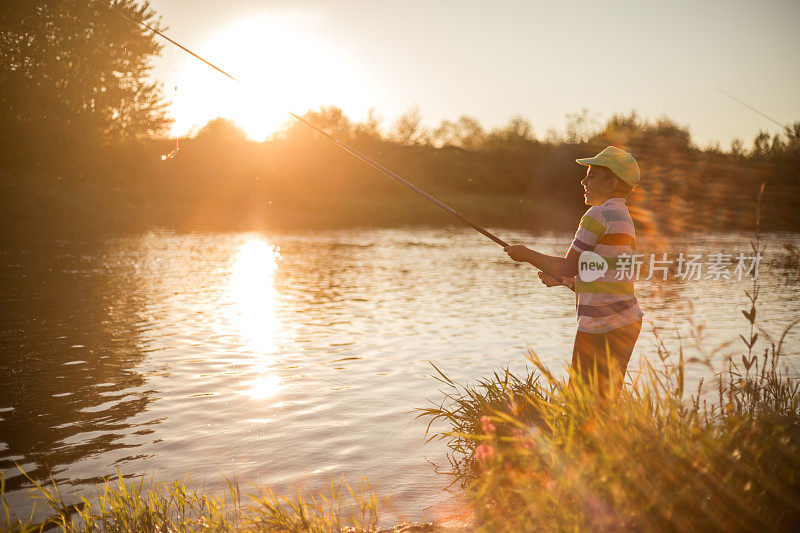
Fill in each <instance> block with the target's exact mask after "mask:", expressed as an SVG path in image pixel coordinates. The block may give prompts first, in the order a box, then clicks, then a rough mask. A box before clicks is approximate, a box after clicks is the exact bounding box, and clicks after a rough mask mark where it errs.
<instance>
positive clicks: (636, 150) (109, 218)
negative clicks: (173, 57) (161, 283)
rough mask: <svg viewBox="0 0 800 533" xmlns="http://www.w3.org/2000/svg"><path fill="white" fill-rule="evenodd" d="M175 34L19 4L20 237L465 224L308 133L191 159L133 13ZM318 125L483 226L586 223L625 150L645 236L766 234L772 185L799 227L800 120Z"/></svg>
mask: <svg viewBox="0 0 800 533" xmlns="http://www.w3.org/2000/svg"><path fill="white" fill-rule="evenodd" d="M111 6H113V8H114V10H119V11H121V12H122V13H123V14H124V15H125V17H127V18H129V19H131V20H139V21H143V22H145V23H147V24H148V25H150V26H151V27H158V28H160V27H161V26H160V20H159V17H158V15H157V13H155V12H154V11H153V10H152V9H151V7H150V6H149V4H148V3H147V2H138V1H134V0H119V1H118V0H114V1H112V2H100V1H91V0H73V1H71V2H60V1H46V0H35V1H22V0H9V1H8V2H7V7H4V11H3V12H2V13H0V24H2V29H3V31H2V32H0V45H1V46H0V175H2V187H3V202H4V210H5V212H6V214H7V219H8V220H9V221H10V224H9V225H7V229H8V228H11V229H9V231H19V230H26V231H27V230H31V229H36V228H38V229H41V230H46V231H50V230H56V229H60V228H68V227H76V228H81V230H82V231H86V230H95V231H97V232H103V231H109V230H112V231H113V230H120V231H126V230H139V229H142V228H147V227H153V226H166V227H174V228H179V229H232V228H262V227H263V228H275V227H280V228H297V227H308V226H314V227H330V226H338V225H352V224H363V225H375V224H380V225H398V224H437V225H438V224H446V223H451V222H452V220H451V219H449V218H448V216H447V215H446V214H444V213H441V212H439V211H438V210H437V209H436V208H434V207H432V206H430V205H428V204H426V203H424V202H422V201H421V200H419V199H418V198H417V197H415V196H414V195H413V194H412V193H410V192H408V191H406V190H405V189H402V187H400V186H399V185H397V184H395V183H393V182H391V181H390V180H388V179H386V178H385V177H383V176H380V175H378V174H376V172H375V171H374V170H373V169H371V168H370V167H368V166H366V165H364V164H363V163H361V162H359V161H358V160H356V159H355V158H352V157H351V156H349V155H348V154H346V153H344V152H343V151H341V150H340V149H339V148H337V147H336V146H335V145H333V144H332V143H330V142H329V141H327V140H325V139H323V138H321V137H320V136H319V135H317V134H315V133H313V132H312V131H311V130H309V129H308V128H306V127H305V126H303V125H301V124H299V123H293V124H289V125H288V126H287V127H286V128H285V129H284V130H282V131H280V132H279V133H277V134H276V135H275V136H274V137H273V138H271V139H270V140H268V141H266V142H262V143H257V142H252V141H249V140H248V139H247V138H246V136H245V135H244V133H243V132H242V131H241V130H240V129H238V128H237V127H236V125H235V124H233V123H231V122H230V121H226V120H225V119H217V120H214V121H211V122H209V123H208V124H207V125H206V126H205V127H203V128H202V129H201V130H200V131H199V132H198V133H197V134H196V135H195V136H193V137H192V138H190V139H181V140H180V150H179V151H178V152H177V154H176V156H175V157H173V158H170V159H167V160H163V161H162V159H161V155H162V154H166V153H169V152H170V151H172V150H173V149H174V148H175V142H176V141H175V140H174V139H167V138H165V136H164V135H165V133H166V131H167V128H168V127H169V124H170V121H169V119H168V118H167V114H166V109H167V104H168V102H166V100H165V98H164V94H163V90H162V87H161V86H160V85H159V84H158V83H157V82H155V81H153V80H152V79H151V78H150V70H151V67H152V60H153V59H154V58H155V57H156V56H157V55H158V54H159V52H160V50H161V46H160V45H159V43H158V42H157V41H156V38H155V36H154V34H153V33H152V32H150V31H147V30H143V29H142V28H139V27H137V26H135V25H133V24H131V23H130V22H129V21H126V20H124V18H122V17H120V16H119V14H118V13H117V12H115V11H114V10H112V9H110V7H111ZM305 118H306V119H307V120H309V121H311V122H313V123H314V124H316V125H318V126H320V127H322V128H324V129H325V131H328V132H329V133H331V134H332V135H334V136H336V137H338V138H340V139H342V140H343V141H345V142H347V143H349V144H352V145H353V146H354V147H356V148H357V149H359V150H361V151H362V152H364V153H366V154H368V155H370V156H371V157H373V158H375V159H377V160H379V161H380V162H381V163H382V164H384V165H385V166H387V167H389V168H391V169H393V170H395V171H396V172H397V173H399V174H400V175H402V176H404V177H406V178H407V179H409V180H411V181H413V182H414V183H416V184H417V185H419V186H420V187H422V188H424V189H425V190H429V191H430V192H431V193H433V194H435V195H437V196H439V197H441V199H442V200H443V201H445V202H447V203H449V204H452V205H453V207H455V208H456V209H459V210H463V211H464V212H465V214H467V215H468V216H470V217H471V218H474V219H476V220H478V221H479V222H481V223H484V224H487V225H495V226H510V227H520V228H529V229H531V230H533V231H562V230H564V231H567V230H571V229H574V226H575V222H576V220H577V217H579V216H580V214H581V213H582V212H583V210H584V209H585V206H584V205H583V196H582V190H581V188H580V186H579V184H578V182H579V180H580V178H581V175H582V173H583V172H584V169H583V168H582V167H579V166H578V165H577V164H575V162H574V160H575V159H576V158H578V157H586V156H589V155H593V154H595V153H597V152H599V151H600V150H601V149H602V148H604V147H605V146H607V145H610V144H613V145H616V146H620V147H622V148H624V149H626V150H628V151H630V152H632V153H633V154H634V155H635V156H636V157H637V160H638V161H639V163H640V166H641V169H642V174H643V181H642V184H641V186H640V187H639V188H638V189H637V190H636V191H635V192H634V194H633V195H632V197H631V198H630V201H629V204H630V205H631V210H632V213H633V214H634V217H635V218H636V221H637V224H638V227H639V228H640V230H641V231H644V232H653V233H665V234H666V233H683V232H687V231H713V230H751V229H752V228H753V216H752V213H753V212H754V211H755V199H756V195H757V191H758V189H759V186H760V183H761V182H762V181H766V182H767V190H766V194H765V199H764V209H763V217H762V218H763V226H764V229H773V230H791V231H798V230H800V200H798V198H800V195H798V192H800V190H799V189H800V184H799V183H798V176H800V122H796V123H794V124H792V125H791V126H790V127H787V128H786V129H785V131H783V132H782V133H781V134H778V135H774V136H770V135H768V134H766V133H760V134H758V135H757V136H756V137H755V139H754V140H753V142H752V144H751V145H750V146H745V144H744V142H742V141H735V142H734V143H733V144H732V146H731V148H730V149H729V150H722V149H720V148H719V147H705V148H700V147H698V146H696V145H695V143H693V141H692V139H691V134H690V130H689V129H688V128H687V127H684V126H681V125H679V124H676V123H675V122H673V121H671V120H669V119H668V118H662V119H659V120H655V121H653V120H648V119H645V118H642V117H640V116H638V115H637V114H636V113H634V112H631V113H628V114H618V115H615V116H613V117H611V118H610V119H609V120H607V121H605V122H604V123H599V122H598V121H596V120H593V119H592V117H591V115H589V113H588V112H587V111H582V112H578V113H575V114H572V115H569V116H568V121H567V127H566V129H565V131H564V132H563V133H555V132H548V133H547V134H546V135H545V136H544V137H543V138H537V137H536V135H534V128H533V125H532V124H531V123H530V122H529V121H527V120H526V119H525V118H523V117H514V118H512V119H510V120H509V122H508V123H507V124H506V125H505V126H503V127H499V128H494V129H486V128H484V127H483V126H482V125H481V124H480V122H479V121H478V120H476V119H475V118H473V117H469V116H462V117H460V118H457V119H453V120H444V121H442V122H441V123H440V124H439V125H438V126H437V127H433V128H426V127H423V117H422V112H421V110H420V109H419V108H418V107H416V106H414V107H412V108H410V109H409V110H408V111H407V112H406V113H404V114H402V115H401V116H400V117H399V118H398V119H397V120H396V121H395V122H393V123H392V124H390V125H389V126H388V127H385V128H384V127H383V124H382V121H381V119H380V117H379V116H378V115H377V113H375V112H374V111H373V112H371V113H370V114H369V115H368V117H367V118H366V119H365V120H363V121H359V122H357V121H353V120H351V119H349V118H348V117H347V116H346V115H345V114H344V113H343V112H342V110H340V109H338V108H336V107H333V106H330V107H324V108H321V109H319V110H314V111H309V112H307V113H306V115H305Z"/></svg>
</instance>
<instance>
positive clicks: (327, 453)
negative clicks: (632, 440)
mask: <svg viewBox="0 0 800 533" xmlns="http://www.w3.org/2000/svg"><path fill="white" fill-rule="evenodd" d="M500 233H501V234H502V236H503V237H504V238H505V239H506V240H509V241H512V242H518V243H524V244H528V245H531V246H535V247H536V248H538V249H540V250H542V251H545V252H549V253H559V254H562V253H563V252H564V250H565V248H566V244H567V243H568V242H569V240H570V235H546V236H532V235H530V234H525V233H521V232H514V231H504V232H500ZM749 239H750V236H749V235H742V234H718V235H700V236H693V237H685V238H678V239H675V238H673V239H666V238H658V239H654V238H650V239H649V240H646V239H642V244H640V249H641V250H643V251H642V253H643V254H644V257H645V259H644V260H645V262H646V261H648V260H649V255H650V254H651V253H657V254H658V256H657V258H658V259H664V257H663V256H662V255H661V254H662V253H666V254H668V255H667V257H666V259H668V260H670V259H676V258H677V257H678V255H679V254H680V253H683V254H684V255H685V256H687V257H688V255H689V254H691V253H695V254H698V255H699V256H701V259H702V260H701V263H704V265H703V266H705V269H706V270H705V271H703V272H702V274H701V279H699V280H697V279H684V278H683V277H681V276H679V275H678V274H677V272H669V273H668V274H667V280H662V279H660V278H661V277H663V275H662V274H660V273H659V274H657V275H655V276H654V277H653V278H652V279H650V280H643V281H641V282H639V283H638V284H637V296H638V297H639V300H640V304H641V307H642V309H643V310H644V312H645V319H644V329H643V333H642V335H641V337H640V339H639V342H638V344H637V349H636V351H635V355H634V358H633V360H632V361H631V364H630V366H629V370H631V371H634V372H635V371H636V369H637V368H639V363H638V358H639V357H640V356H642V355H644V356H647V357H648V358H650V359H651V360H654V361H656V362H658V358H657V357H655V353H656V350H655V348H654V342H655V338H654V334H653V326H654V325H655V326H657V327H659V328H660V329H661V331H662V335H663V336H664V338H665V342H666V343H667V345H668V346H670V347H671V349H673V350H674V351H675V353H677V346H678V344H677V343H678V335H680V336H681V337H682V338H683V343H684V345H685V346H686V349H687V357H688V356H689V355H688V354H691V353H698V352H697V350H696V349H695V348H692V346H693V344H694V339H693V338H692V331H693V330H695V331H696V327H697V326H703V328H702V335H703V337H704V338H703V340H702V342H701V345H702V346H703V347H704V349H706V350H707V352H711V350H712V349H713V348H714V347H717V346H724V344H725V343H726V342H729V343H730V342H732V343H733V344H730V346H728V347H727V348H723V349H721V350H720V351H719V352H717V353H716V354H715V355H714V356H713V359H712V362H713V363H714V364H715V365H716V366H717V367H718V368H719V367H721V364H722V361H723V358H724V357H725V354H726V353H730V354H736V356H737V357H738V354H740V353H741V352H742V349H741V348H742V344H741V341H739V340H737V338H738V334H740V333H743V334H745V335H746V334H747V333H748V331H749V330H748V328H747V327H746V326H747V322H746V321H745V319H744V317H743V316H742V314H741V312H740V310H741V309H744V308H749V304H748V303H747V301H746V298H745V294H744V290H745V289H748V288H749V287H750V286H751V285H752V280H751V279H749V278H748V277H747V275H746V273H745V275H744V276H743V277H742V279H741V280H738V279H736V278H737V272H736V270H735V267H736V265H737V259H736V258H737V257H738V254H739V253H744V254H745V255H752V250H751V248H750V243H749ZM764 242H765V244H767V249H766V252H765V254H764V256H763V257H762V259H761V262H760V267H759V269H760V277H759V281H760V283H761V291H760V294H759V306H758V322H759V323H760V324H761V325H762V326H764V328H765V330H766V333H770V334H773V335H776V334H777V335H780V333H781V332H782V330H783V327H784V326H785V325H786V324H788V323H789V322H790V321H791V320H792V319H795V318H798V317H800V303H798V302H800V299H798V297H799V296H800V280H799V279H798V275H799V274H800V271H798V267H797V263H796V262H792V261H791V260H788V259H787V258H788V257H790V256H789V254H788V253H787V252H786V251H785V250H784V249H782V245H783V244H784V243H792V244H794V245H795V246H797V245H800V235H796V234H781V235H776V234H771V235H767V236H765V241H764ZM718 253H722V254H730V255H731V256H732V264H731V266H730V268H726V269H725V270H726V272H727V274H728V275H729V277H731V278H732V279H725V278H724V276H718V277H720V279H715V275H712V274H709V272H712V271H709V270H708V269H709V268H711V266H710V265H711V264H712V263H714V262H716V263H718V264H719V263H720V261H715V260H714V255H715V254H718ZM0 259H1V260H0V269H1V272H2V281H1V282H0V289H1V290H2V298H3V308H2V311H0V313H2V315H1V316H2V341H0V342H2V345H1V346H0V348H1V351H0V376H1V377H0V467H1V468H2V472H3V473H4V474H5V476H6V478H7V480H8V490H9V493H8V494H7V499H8V501H9V504H10V505H11V508H12V510H13V511H15V512H17V513H25V512H27V510H28V509H29V508H30V502H29V501H28V500H27V499H26V498H25V497H24V494H25V491H26V487H27V485H26V483H24V479H23V478H22V477H21V476H20V475H19V472H18V470H17V469H16V467H15V466H14V462H17V463H19V465H20V466H21V467H22V468H23V469H25V470H26V471H27V472H29V473H32V474H33V475H34V476H37V477H39V478H43V477H44V476H46V474H47V472H48V471H50V472H52V473H53V475H54V477H55V479H56V480H57V481H59V482H60V484H61V485H62V490H64V491H65V492H67V493H69V496H68V499H72V500H74V499H75V498H76V497H77V496H76V494H78V493H79V492H81V491H86V490H91V489H92V487H93V486H94V483H96V482H97V481H98V480H100V479H102V478H103V477H104V476H109V475H114V474H115V473H116V471H117V469H119V471H120V472H122V473H123V475H126V476H134V475H137V474H143V473H146V474H154V476H155V478H156V479H159V480H171V479H175V478H178V479H181V478H185V475H186V472H187V471H188V473H189V474H190V475H191V477H192V479H193V480H194V481H196V482H204V483H205V486H206V488H207V489H210V490H212V491H213V490H217V489H219V490H221V489H222V487H223V486H224V480H223V478H222V476H223V475H225V476H228V477H229V478H234V477H235V478H236V479H237V480H238V481H239V482H240V483H241V484H242V487H243V489H245V490H248V489H249V488H250V485H249V484H250V483H251V482H253V483H260V484H264V485H268V486H270V487H272V488H273V489H274V490H275V491H276V492H285V491H288V490H296V488H298V487H303V488H305V489H310V490H317V489H322V488H325V487H327V486H328V485H329V483H330V480H331V478H334V479H337V480H338V479H339V476H344V479H345V481H348V482H349V483H351V484H356V485H357V484H358V483H359V480H360V479H361V476H362V475H364V476H366V478H367V479H369V481H370V482H371V483H372V486H373V488H374V489H375V490H376V491H377V492H378V493H379V495H380V496H381V497H382V498H383V497H386V496H388V497H389V498H388V501H387V503H386V507H385V512H384V517H385V522H386V523H394V522H398V521H400V520H419V519H422V518H427V519H442V518H445V517H447V516H448V513H450V510H451V507H452V506H453V505H454V504H453V496H452V495H451V494H449V493H448V492H445V491H443V488H444V487H446V486H447V484H448V480H447V479H446V476H444V475H442V474H438V473H437V472H436V465H439V466H441V467H443V469H444V470H446V467H447V464H448V463H447V459H446V454H445V452H446V448H445V446H444V444H443V443H442V442H437V441H433V442H431V443H428V444H426V443H425V440H426V439H425V423H424V422H422V421H415V420H414V413H413V410H414V409H415V408H418V407H424V406H426V405H427V402H428V400H434V401H437V400H440V399H441V394H440V393H439V392H438V391H437V388H438V385H439V383H438V382H437V381H436V380H434V379H433V378H432V377H431V374H432V373H433V372H434V371H433V367H432V366H431V363H430V362H434V363H435V364H436V365H437V366H438V367H439V368H440V369H441V370H442V371H443V372H444V373H446V374H447V375H448V376H449V377H451V378H452V379H454V380H455V381H458V382H465V381H468V380H474V379H476V378H479V377H482V376H485V375H486V374H487V373H488V372H490V371H491V370H496V369H499V368H501V367H503V366H506V365H508V366H510V367H511V369H512V370H516V371H521V370H523V369H524V367H525V364H526V360H525V353H526V351H527V350H528V349H532V350H535V352H536V353H537V354H539V356H540V357H541V358H542V359H543V360H544V361H545V362H546V363H547V365H548V366H549V367H550V368H551V369H552V370H553V371H554V372H556V373H559V374H560V373H562V372H563V369H564V367H565V365H567V364H568V363H569V361H570V353H571V347H572V339H573V336H574V331H575V306H574V299H573V297H572V294H571V293H569V292H568V291H567V290H566V289H564V288H553V289H546V288H545V287H544V286H543V285H541V284H540V283H539V280H538V278H537V277H536V275H535V272H534V270H533V269H532V268H531V267H529V266H526V265H519V264H514V263H512V262H511V261H510V260H508V258H507V257H506V256H505V254H504V253H503V252H502V250H500V248H499V247H498V246H496V245H494V244H493V243H492V242H491V241H488V240H486V239H485V238H483V237H482V236H480V235H478V234H477V233H475V232H472V231H471V230H462V229H380V230H376V229H364V230H340V231H328V232H317V233H314V232H307V233H294V234H292V233H275V234H270V233H218V234H175V233H169V232H153V233H147V234H142V235H137V236H129V237H117V238H110V239H105V240H99V241H90V242H81V241H76V240H71V241H41V240H40V241H31V240H27V241H19V242H14V243H6V245H5V246H4V249H3V252H2V257H0ZM743 264H746V263H743ZM739 273H741V272H739ZM709 275H710V278H708V279H706V277H707V276H709ZM643 277H644V276H643ZM761 338H762V339H764V338H765V333H762V334H761ZM784 342H785V350H784V351H785V352H786V353H787V354H788V355H789V357H787V358H786V361H787V364H788V365H789V370H788V371H789V372H793V373H795V374H796V369H797V367H798V365H797V359H798V353H800V336H799V335H798V331H797V330H794V331H793V332H791V333H790V334H789V335H788V336H787V337H786V340H785V341H784ZM687 370H688V382H689V386H693V385H694V384H696V383H697V381H698V380H699V379H700V378H701V377H706V378H708V377H710V376H711V375H712V374H713V372H712V370H711V369H709V368H708V367H706V366H703V365H700V364H692V365H689V367H688V369H687ZM433 427H434V429H441V426H436V425H434V426H433Z"/></svg>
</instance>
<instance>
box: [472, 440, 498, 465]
mask: <svg viewBox="0 0 800 533" xmlns="http://www.w3.org/2000/svg"><path fill="white" fill-rule="evenodd" d="M493 455H494V448H492V447H491V446H489V445H488V444H480V445H478V447H477V448H475V459H477V460H478V461H481V462H483V461H485V460H486V459H488V458H489V457H491V456H493Z"/></svg>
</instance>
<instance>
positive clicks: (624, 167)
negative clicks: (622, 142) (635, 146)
mask: <svg viewBox="0 0 800 533" xmlns="http://www.w3.org/2000/svg"><path fill="white" fill-rule="evenodd" d="M575 162H576V163H578V164H579V165H586V166H587V167H588V166H589V165H599V166H601V167H608V168H610V169H611V171H612V172H613V173H614V174H616V175H617V176H618V177H619V179H621V180H622V181H624V182H625V183H627V184H628V185H630V186H631V189H634V188H636V185H638V184H639V180H640V179H641V177H642V175H641V173H640V172H639V165H638V164H637V163H636V159H634V158H633V156H632V155H631V154H629V153H628V152H626V151H625V150H623V149H621V148H617V147H616V146H609V147H608V148H606V149H605V150H603V151H602V152H600V153H599V154H597V155H596V156H594V157H584V158H583V159H576V160H575Z"/></svg>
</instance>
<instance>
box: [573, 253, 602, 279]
mask: <svg viewBox="0 0 800 533" xmlns="http://www.w3.org/2000/svg"><path fill="white" fill-rule="evenodd" d="M607 271H608V263H607V262H606V260H605V259H603V257H602V256H600V255H598V254H596V253H594V252H590V251H584V252H581V255H580V256H579V257H578V277H579V278H580V279H581V281H595V280H597V279H600V278H602V277H603V275H604V274H605V273H606V272H607Z"/></svg>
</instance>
